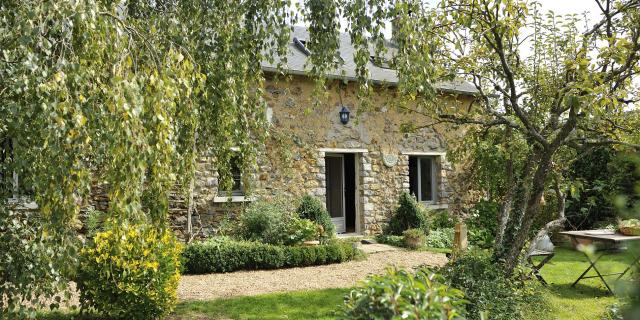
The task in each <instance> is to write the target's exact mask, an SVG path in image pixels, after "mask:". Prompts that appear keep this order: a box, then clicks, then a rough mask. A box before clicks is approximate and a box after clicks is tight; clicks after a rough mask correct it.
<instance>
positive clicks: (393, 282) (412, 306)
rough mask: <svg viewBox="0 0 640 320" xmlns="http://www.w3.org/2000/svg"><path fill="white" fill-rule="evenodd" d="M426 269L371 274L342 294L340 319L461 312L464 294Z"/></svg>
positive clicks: (452, 315) (441, 315)
mask: <svg viewBox="0 0 640 320" xmlns="http://www.w3.org/2000/svg"><path fill="white" fill-rule="evenodd" d="M442 283H443V279H442V278H441V277H440V276H438V275H436V274H434V273H432V272H431V271H430V270H428V269H419V270H418V271H417V272H416V273H415V274H412V273H410V272H409V271H406V270H397V269H389V270H387V273H386V274H385V275H371V276H369V277H367V279H366V280H365V281H364V282H363V283H362V285H361V286H359V287H358V288H356V289H354V290H352V291H351V292H350V293H349V295H347V296H346V297H345V304H344V306H343V308H342V310H341V314H340V315H339V317H338V318H340V319H407V318H409V319H433V320H436V319H455V318H456V317H459V316H460V315H461V314H462V313H463V312H464V300H463V299H462V297H463V293H462V292H461V291H459V290H456V289H452V288H449V287H447V286H446V285H444V284H442Z"/></svg>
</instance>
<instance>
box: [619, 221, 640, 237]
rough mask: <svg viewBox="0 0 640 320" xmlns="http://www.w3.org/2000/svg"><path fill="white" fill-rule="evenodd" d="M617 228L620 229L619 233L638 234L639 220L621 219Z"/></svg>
mask: <svg viewBox="0 0 640 320" xmlns="http://www.w3.org/2000/svg"><path fill="white" fill-rule="evenodd" d="M618 229H619V230H620V233H622V234H624V235H627V236H640V220H638V219H629V220H622V221H620V223H619V224H618Z"/></svg>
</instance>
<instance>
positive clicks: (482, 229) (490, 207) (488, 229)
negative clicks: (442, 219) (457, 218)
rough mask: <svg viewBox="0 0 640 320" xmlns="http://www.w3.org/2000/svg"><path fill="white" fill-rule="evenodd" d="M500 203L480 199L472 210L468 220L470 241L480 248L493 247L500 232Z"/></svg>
mask: <svg viewBox="0 0 640 320" xmlns="http://www.w3.org/2000/svg"><path fill="white" fill-rule="evenodd" d="M499 210H500V205H499V204H498V203H495V202H492V201H487V200H480V201H478V203H476V205H475V206H474V207H473V209H472V210H471V217H469V218H468V219H467V220H466V222H467V225H468V227H469V242H470V243H471V244H473V245H475V246H478V247H480V248H484V249H488V248H492V247H493V246H494V243H495V237H496V233H497V232H498V212H499Z"/></svg>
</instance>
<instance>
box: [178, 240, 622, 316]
mask: <svg viewBox="0 0 640 320" xmlns="http://www.w3.org/2000/svg"><path fill="white" fill-rule="evenodd" d="M628 259H629V257H628V256H625V255H622V254H617V255H612V256H607V257H605V258H603V260H601V262H599V263H598V268H599V270H601V272H604V273H611V272H616V271H621V270H624V268H625V267H626V264H625V262H626V261H628ZM588 265H589V264H588V262H586V260H585V257H584V255H583V254H582V253H580V252H576V251H573V250H568V249H563V248H558V249H557V250H556V255H555V257H554V258H553V259H552V260H551V261H550V262H549V263H547V265H546V266H545V267H544V268H543V269H542V275H543V277H545V279H546V280H547V281H548V282H549V286H548V287H546V288H543V289H542V291H543V293H542V294H543V298H544V299H545V300H546V301H547V302H548V304H549V305H548V309H547V310H533V309H527V314H525V317H526V319H530V320H534V319H535V320H538V319H589V320H591V319H600V317H601V316H602V315H603V314H604V313H605V312H606V309H607V307H608V306H609V305H611V304H613V303H615V302H617V301H618V299H617V298H616V297H615V296H610V295H608V294H607V291H606V289H605V288H604V286H603V285H602V284H601V283H600V282H599V279H587V280H583V281H581V282H580V283H579V284H578V285H577V286H576V287H575V288H571V284H572V283H573V281H575V279H577V277H578V276H579V275H580V273H582V271H583V270H584V269H586V268H587V266H588ZM591 273H593V271H592V272H591ZM594 274H595V273H594ZM348 291H349V290H348V289H327V290H317V291H303V292H293V293H283V294H269V295H261V296H256V297H245V298H233V299H224V300H214V301H207V302H189V303H181V304H180V305H178V308H177V310H176V315H174V319H194V318H195V319H201V318H205V317H212V318H214V319H215V318H223V319H226V318H231V319H333V318H335V317H334V316H333V312H334V310H335V309H336V308H337V307H338V306H339V305H340V304H341V303H342V297H343V296H344V295H345V294H346V293H347V292H348Z"/></svg>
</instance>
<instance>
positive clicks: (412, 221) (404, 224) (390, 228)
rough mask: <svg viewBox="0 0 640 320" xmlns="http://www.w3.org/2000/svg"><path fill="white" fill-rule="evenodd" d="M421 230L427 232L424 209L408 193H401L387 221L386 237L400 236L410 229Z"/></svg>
mask: <svg viewBox="0 0 640 320" xmlns="http://www.w3.org/2000/svg"><path fill="white" fill-rule="evenodd" d="M411 228H418V229H422V230H423V232H424V233H425V234H426V233H428V232H429V222H428V219H427V216H426V212H425V210H424V208H422V207H421V206H420V204H419V203H418V202H417V201H416V199H414V198H413V197H412V196H411V195H410V194H409V193H407V192H403V193H402V194H401V195H400V199H399V200H398V207H397V209H396V211H395V214H394V215H393V216H392V217H391V219H389V223H388V225H387V227H386V228H385V229H384V233H385V234H387V235H396V236H399V235H402V232H403V231H405V230H407V229H411Z"/></svg>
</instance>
